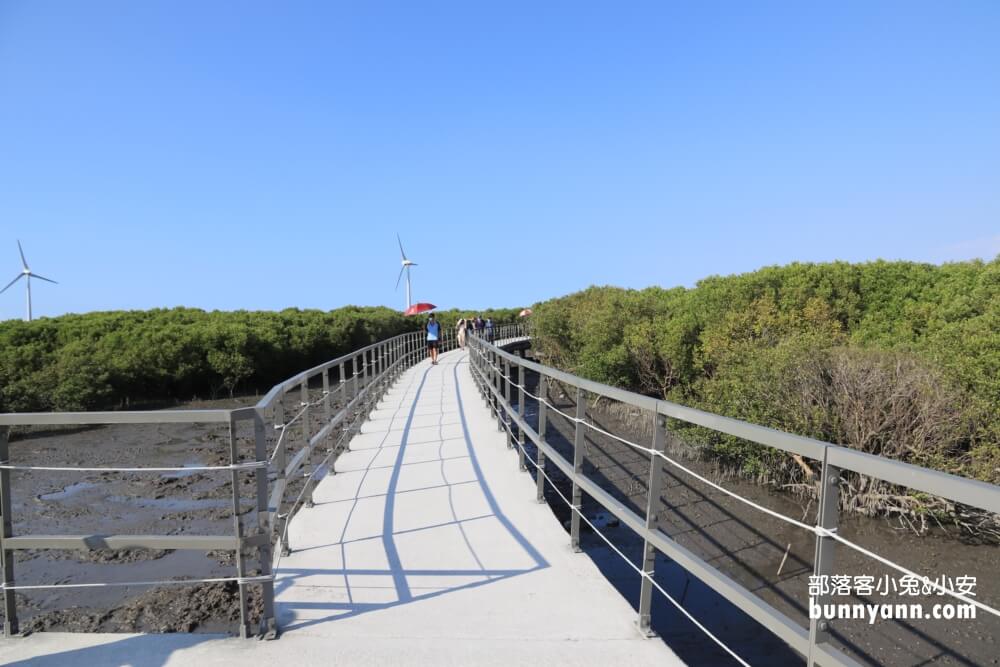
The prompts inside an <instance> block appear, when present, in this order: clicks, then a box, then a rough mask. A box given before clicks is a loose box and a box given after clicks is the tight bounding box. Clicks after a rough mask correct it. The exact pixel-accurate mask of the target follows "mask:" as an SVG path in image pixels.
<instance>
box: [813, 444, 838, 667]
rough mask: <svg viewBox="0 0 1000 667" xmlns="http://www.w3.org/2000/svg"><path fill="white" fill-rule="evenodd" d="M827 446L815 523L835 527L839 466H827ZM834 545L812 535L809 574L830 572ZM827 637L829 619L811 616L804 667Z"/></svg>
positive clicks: (825, 597) (819, 600)
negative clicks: (811, 564)
mask: <svg viewBox="0 0 1000 667" xmlns="http://www.w3.org/2000/svg"><path fill="white" fill-rule="evenodd" d="M829 454H830V448H829V447H824V448H823V469H822V475H821V477H820V491H819V517H818V525H819V526H820V527H822V528H826V529H827V530H836V529H837V524H838V520H839V516H840V468H838V467H836V466H834V465H831V464H830V462H829V460H828V457H829ZM834 545H836V541H835V540H834V539H833V538H832V537H827V536H824V535H817V536H816V555H815V558H814V559H813V574H814V575H816V576H823V575H826V576H827V577H829V576H830V575H832V574H833V557H834ZM829 597H830V596H829V594H825V595H819V596H817V599H815V601H814V598H812V597H810V598H809V604H810V605H812V604H814V602H815V604H819V605H822V604H823V603H824V602H826V601H827V600H828V599H829ZM829 640H830V626H829V622H828V621H825V620H820V619H815V618H812V615H811V614H810V619H809V655H807V656H806V665H807V667H813V665H816V664H818V662H817V660H816V645H817V644H822V643H825V642H828V641H829Z"/></svg>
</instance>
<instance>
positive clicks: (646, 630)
mask: <svg viewBox="0 0 1000 667" xmlns="http://www.w3.org/2000/svg"><path fill="white" fill-rule="evenodd" d="M649 623H650V619H649V617H648V616H647V617H645V618H642V619H639V620H637V621H635V627H636V629H637V630H638V631H639V634H640V635H641V636H642V638H643V639H653V638H655V637H659V636H660V635H658V634H656V631H655V630H653V628H651V627H650V625H649Z"/></svg>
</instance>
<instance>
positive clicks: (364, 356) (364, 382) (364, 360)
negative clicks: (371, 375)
mask: <svg viewBox="0 0 1000 667" xmlns="http://www.w3.org/2000/svg"><path fill="white" fill-rule="evenodd" d="M367 387H368V353H367V352H362V353H361V389H360V390H359V394H358V395H360V392H361V391H364V390H365V389H366V388H367ZM358 408H359V409H361V410H362V411H363V410H364V408H365V406H364V401H361V403H360V404H359V405H358Z"/></svg>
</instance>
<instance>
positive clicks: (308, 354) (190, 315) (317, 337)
mask: <svg viewBox="0 0 1000 667" xmlns="http://www.w3.org/2000/svg"><path fill="white" fill-rule="evenodd" d="M517 312H518V311H517V310H516V309H504V310H495V311H494V310H491V311H484V316H486V315H489V316H491V317H493V318H494V319H495V320H497V321H511V320H513V319H514V318H515V317H516V315H517ZM470 314H471V312H467V311H458V310H450V311H444V312H442V313H439V315H438V317H439V318H440V319H441V321H442V322H443V323H444V325H445V326H453V325H454V322H455V321H456V320H457V319H458V318H459V317H463V316H469V315H470ZM425 320H426V318H424V317H414V318H405V317H403V316H402V314H401V313H399V312H397V311H394V310H390V309H388V308H365V307H355V306H348V307H344V308H339V309H337V310H333V311H329V312H325V311H319V310H298V309H288V310H283V311H280V312H261V311H235V312H220V311H213V312H205V311H202V310H197V309H191V308H174V309H170V310H165V309H157V310H148V311H112V312H95V313H87V314H85V315H65V316H62V317H56V318H45V319H41V320H36V321H33V322H22V321H18V320H9V321H5V322H0V412H26V411H48V410H95V409H113V408H118V407H127V406H130V405H135V404H137V403H143V402H161V401H165V400H189V399H191V398H194V397H200V398H209V397H216V396H219V395H222V394H228V395H232V394H233V393H234V392H237V391H251V390H253V389H259V390H265V389H268V388H270V387H271V386H272V385H274V384H275V383H277V382H278V381H279V380H282V379H284V378H287V377H289V376H291V375H294V374H295V373H297V372H299V371H301V370H303V369H305V368H309V367H312V366H315V365H317V364H320V363H322V362H323V361H326V360H328V359H331V358H334V357H337V356H340V355H342V354H346V353H347V352H350V351H351V350H354V349H357V348H360V347H363V346H365V345H368V344H370V343H373V342H375V341H377V340H381V339H383V338H388V337H390V336H395V335H397V334H400V333H403V332H406V331H412V330H415V329H418V328H419V327H420V326H421V325H422V324H423V322H424V321H425Z"/></svg>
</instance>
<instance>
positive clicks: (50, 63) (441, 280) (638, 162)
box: [0, 0, 1000, 319]
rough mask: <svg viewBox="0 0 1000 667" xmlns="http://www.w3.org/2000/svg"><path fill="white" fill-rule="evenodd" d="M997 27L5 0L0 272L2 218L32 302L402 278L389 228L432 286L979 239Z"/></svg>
mask: <svg viewBox="0 0 1000 667" xmlns="http://www.w3.org/2000/svg"><path fill="white" fill-rule="evenodd" d="M998 35H1000V3H998V2H994V1H992V0H989V1H982V2H966V1H959V2H921V1H907V2H881V1H880V2H868V1H865V2H824V3H815V2H787V3H780V2H777V3H775V2H748V3H742V2H731V1H726V2H688V3H668V2H650V3H639V2H628V3H597V2H582V3H581V2H523V3H515V2H493V3H485V2H454V3H440V2H399V3H393V4H386V3H379V2H340V3H335V2H315V3H304V2H232V3H224V2H200V1H198V2H196V1H193V0H191V1H177V0H172V1H170V2H152V1H148V0H145V1H143V2H133V1H130V0H122V1H121V2H103V1H99V0H92V1H90V2H45V1H41V0H22V1H18V0H5V1H4V2H3V3H2V4H0V285H2V284H4V283H6V282H7V280H9V279H10V278H12V277H14V275H15V274H16V272H17V270H18V269H19V261H18V258H17V248H16V245H15V239H16V238H20V239H21V240H22V242H23V243H24V245H25V250H26V252H27V255H28V260H29V263H30V264H32V268H33V269H35V270H37V271H38V272H39V273H41V274H43V275H46V276H49V277H51V278H54V279H56V280H59V281H60V282H61V284H60V285H58V286H56V285H49V284H45V283H41V284H38V285H37V286H36V287H37V289H36V290H35V307H36V314H39V315H55V314H60V313H63V312H67V311H75V312H81V311H88V310H95V309H102V310H103V309H117V308H147V307H154V306H174V305H187V306H196V307H202V308H209V309H211V308H222V309H236V308H251V309H253V308H262V309H277V308H283V307H288V306H299V307H313V308H324V309H328V308H335V307H338V306H341V305H344V304H347V303H359V304H386V305H390V306H396V307H399V306H401V305H402V302H403V300H404V294H403V290H402V288H400V290H399V291H398V292H396V291H393V286H394V283H395V280H396V275H397V272H398V259H399V258H398V252H397V249H396V239H395V234H396V232H397V231H399V232H400V233H401V234H402V236H403V241H404V244H405V246H406V249H407V251H408V253H409V254H410V256H411V258H412V259H414V260H415V261H417V262H419V263H420V266H419V267H417V268H416V269H415V270H414V291H415V297H416V298H417V299H419V300H430V301H434V302H435V303H437V304H438V305H440V306H442V307H451V306H461V307H473V308H475V307H484V306H489V305H498V306H500V305H506V306H518V305H522V304H528V303H531V302H534V301H536V300H540V299H544V298H547V297H551V296H556V295H560V294H565V293H567V292H571V291H575V290H578V289H582V288H584V287H586V286H587V285H590V284H616V285H622V286H629V287H643V286H647V285H651V284H657V285H664V286H673V285H679V284H681V285H691V284H693V283H694V282H695V281H696V280H698V279H699V278H701V277H704V276H706V275H710V274H728V273H737V272H743V271H749V270H753V269H755V268H758V267H760V266H763V265H769V264H776V263H786V262H790V261H794V260H805V261H823V260H833V259H846V260H852V261H858V260H865V259H873V258H878V257H883V258H903V259H912V260H920V261H933V262H939V261H944V260H949V259H963V258H969V257H975V256H982V257H987V258H991V257H993V256H995V255H996V254H997V253H998V252H1000V38H998ZM8 274H9V275H8ZM22 301H23V290H22V289H20V288H17V289H16V290H15V289H12V290H10V291H8V292H7V293H5V294H3V295H2V296H0V319H3V318H10V317H20V316H21V315H22V312H23V303H22Z"/></svg>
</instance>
